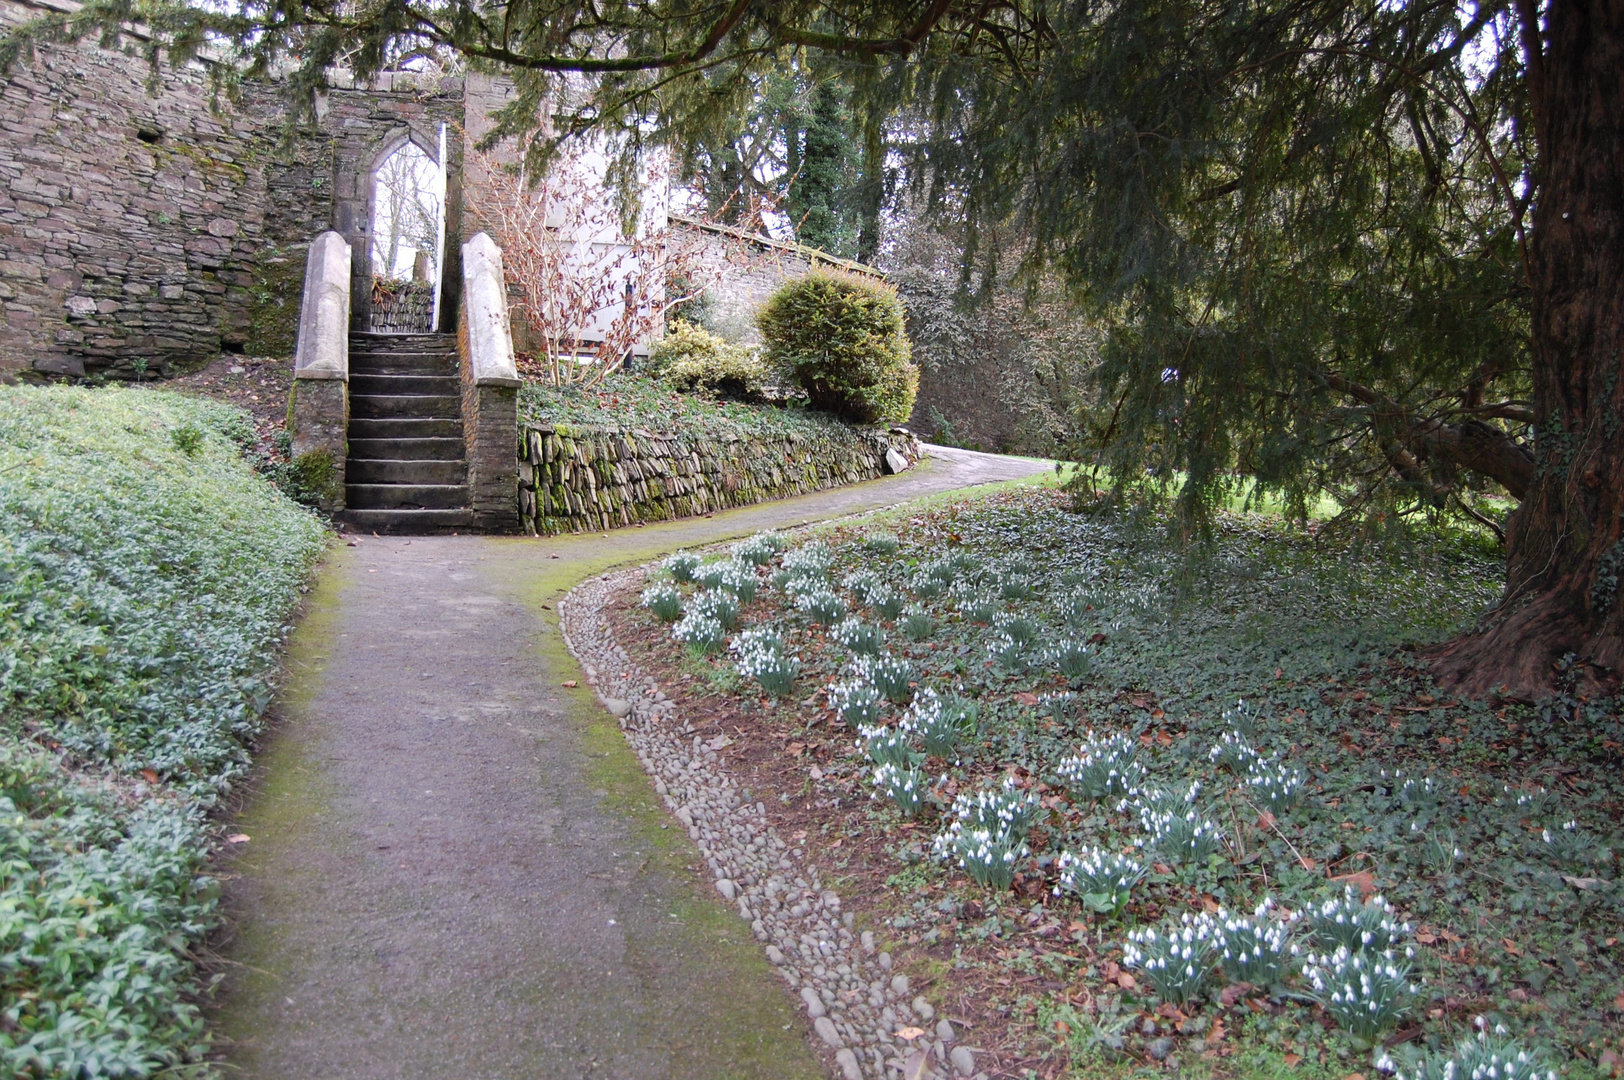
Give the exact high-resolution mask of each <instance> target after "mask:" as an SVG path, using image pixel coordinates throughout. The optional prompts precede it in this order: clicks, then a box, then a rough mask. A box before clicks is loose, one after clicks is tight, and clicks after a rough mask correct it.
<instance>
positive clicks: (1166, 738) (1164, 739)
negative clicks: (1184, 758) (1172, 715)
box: [1156, 731, 1173, 746]
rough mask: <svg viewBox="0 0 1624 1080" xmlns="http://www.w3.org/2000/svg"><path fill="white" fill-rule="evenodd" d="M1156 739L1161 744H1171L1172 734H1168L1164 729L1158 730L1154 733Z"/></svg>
mask: <svg viewBox="0 0 1624 1080" xmlns="http://www.w3.org/2000/svg"><path fill="white" fill-rule="evenodd" d="M1156 741H1157V742H1159V743H1161V744H1162V745H1163V746H1172V745H1173V736H1171V735H1169V734H1168V733H1167V732H1165V731H1158V732H1157V733H1156Z"/></svg>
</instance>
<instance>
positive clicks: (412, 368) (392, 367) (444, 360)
mask: <svg viewBox="0 0 1624 1080" xmlns="http://www.w3.org/2000/svg"><path fill="white" fill-rule="evenodd" d="M359 375H438V376H442V377H450V378H453V379H455V378H456V377H457V354H456V353H449V354H447V353H351V354H350V378H351V380H354V379H355V378H356V377H357V376H359Z"/></svg>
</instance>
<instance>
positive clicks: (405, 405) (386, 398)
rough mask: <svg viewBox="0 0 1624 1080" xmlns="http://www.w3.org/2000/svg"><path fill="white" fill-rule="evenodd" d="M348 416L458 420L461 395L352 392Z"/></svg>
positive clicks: (381, 418)
mask: <svg viewBox="0 0 1624 1080" xmlns="http://www.w3.org/2000/svg"><path fill="white" fill-rule="evenodd" d="M350 415H351V416H352V417H356V418H358V419H361V420H383V419H396V420H461V419H462V398H461V397H458V396H455V395H452V394H385V395H372V394H351V395H350Z"/></svg>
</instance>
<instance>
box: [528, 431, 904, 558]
mask: <svg viewBox="0 0 1624 1080" xmlns="http://www.w3.org/2000/svg"><path fill="white" fill-rule="evenodd" d="M919 452H920V451H919V441H918V440H917V439H915V438H914V436H913V435H912V434H910V433H909V432H908V431H907V430H906V429H904V428H893V429H891V430H890V431H879V430H872V431H865V430H858V429H843V430H835V431H831V433H830V434H828V435H821V436H805V435H772V436H769V435H739V436H732V437H706V436H683V435H661V434H653V433H650V432H647V431H642V430H626V431H623V430H619V429H581V428H565V427H563V426H557V427H543V426H532V427H528V428H526V429H525V431H524V435H523V438H522V439H521V441H520V452H519V512H520V516H521V517H522V518H523V521H524V525H525V528H526V530H527V531H533V532H536V533H541V534H543V535H547V534H553V533H565V532H597V531H600V530H608V529H613V528H619V527H621V526H625V525H635V524H638V523H640V522H648V521H664V520H667V519H670V518H680V517H689V516H691V515H694V514H708V513H711V512H713V511H716V510H723V509H726V508H728V507H732V506H748V505H750V504H752V503H758V502H765V501H767V500H769V499H782V498H788V497H789V496H792V495H806V494H809V493H811V492H814V491H822V490H823V489H825V488H831V487H837V486H839V485H842V484H855V483H857V482H858V481H861V480H872V479H874V478H875V477H878V476H882V475H884V474H886V473H891V472H900V471H902V470H903V469H906V468H908V467H910V466H912V465H913V464H914V463H915V462H917V461H918V460H919Z"/></svg>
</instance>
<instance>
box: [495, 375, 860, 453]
mask: <svg viewBox="0 0 1624 1080" xmlns="http://www.w3.org/2000/svg"><path fill="white" fill-rule="evenodd" d="M519 422H520V423H521V424H524V423H530V424H547V425H559V424H563V425H565V426H568V427H576V428H642V429H644V430H646V431H650V432H655V433H659V434H679V435H691V436H702V437H711V438H717V437H722V438H725V437H729V436H737V435H801V436H804V437H808V438H818V437H830V436H835V437H844V436H847V435H849V433H850V432H851V431H852V429H851V428H850V427H849V426H847V425H846V424H843V423H841V422H840V421H838V420H835V419H834V418H832V417H829V416H826V415H824V414H823V413H819V412H814V411H812V410H810V409H805V408H799V407H790V408H780V407H778V406H776V405H747V404H742V403H740V402H737V401H713V400H711V399H709V398H706V397H703V396H701V395H697V394H679V393H677V392H676V391H675V390H672V389H671V387H669V386H667V385H666V384H665V383H663V382H660V381H659V380H657V379H649V378H645V377H644V376H641V375H612V376H610V377H609V378H607V379H605V380H604V381H603V382H601V383H599V384H598V385H597V386H594V387H591V388H589V389H583V388H581V387H577V386H562V387H554V386H545V385H542V384H540V383H534V382H531V383H526V384H525V385H524V388H523V389H521V390H520V391H519Z"/></svg>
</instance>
